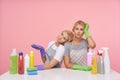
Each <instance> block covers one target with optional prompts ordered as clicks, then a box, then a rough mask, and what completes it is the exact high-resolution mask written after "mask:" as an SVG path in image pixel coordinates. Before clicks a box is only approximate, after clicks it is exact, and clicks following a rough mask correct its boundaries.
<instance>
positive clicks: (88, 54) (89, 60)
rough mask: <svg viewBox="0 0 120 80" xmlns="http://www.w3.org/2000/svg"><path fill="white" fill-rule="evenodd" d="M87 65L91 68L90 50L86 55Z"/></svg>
mask: <svg viewBox="0 0 120 80" xmlns="http://www.w3.org/2000/svg"><path fill="white" fill-rule="evenodd" d="M87 65H88V66H92V49H91V48H89V52H88V53H87Z"/></svg>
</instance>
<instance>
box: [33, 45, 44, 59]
mask: <svg viewBox="0 0 120 80" xmlns="http://www.w3.org/2000/svg"><path fill="white" fill-rule="evenodd" d="M31 47H32V48H34V49H37V50H40V53H41V56H42V57H45V56H46V55H45V54H46V53H45V49H44V47H42V46H41V45H36V44H32V45H31Z"/></svg>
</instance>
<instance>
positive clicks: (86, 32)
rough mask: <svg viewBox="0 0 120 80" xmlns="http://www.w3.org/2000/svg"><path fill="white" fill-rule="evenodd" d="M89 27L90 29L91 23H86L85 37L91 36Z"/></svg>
mask: <svg viewBox="0 0 120 80" xmlns="http://www.w3.org/2000/svg"><path fill="white" fill-rule="evenodd" d="M88 29H89V24H88V23H86V24H85V28H84V34H85V37H86V38H88V37H90V34H89V32H88Z"/></svg>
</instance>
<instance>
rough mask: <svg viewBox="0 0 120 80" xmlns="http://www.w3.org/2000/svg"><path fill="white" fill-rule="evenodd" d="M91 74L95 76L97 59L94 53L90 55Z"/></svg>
mask: <svg viewBox="0 0 120 80" xmlns="http://www.w3.org/2000/svg"><path fill="white" fill-rule="evenodd" d="M92 74H93V75H95V74H97V57H96V54H95V52H93V55H92Z"/></svg>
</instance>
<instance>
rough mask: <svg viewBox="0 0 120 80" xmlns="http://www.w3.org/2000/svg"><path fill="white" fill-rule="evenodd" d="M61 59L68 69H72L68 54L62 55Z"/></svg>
mask: <svg viewBox="0 0 120 80" xmlns="http://www.w3.org/2000/svg"><path fill="white" fill-rule="evenodd" d="M63 59H64V64H65V67H66V68H69V69H72V67H73V64H72V63H70V57H69V56H64V57H63Z"/></svg>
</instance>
